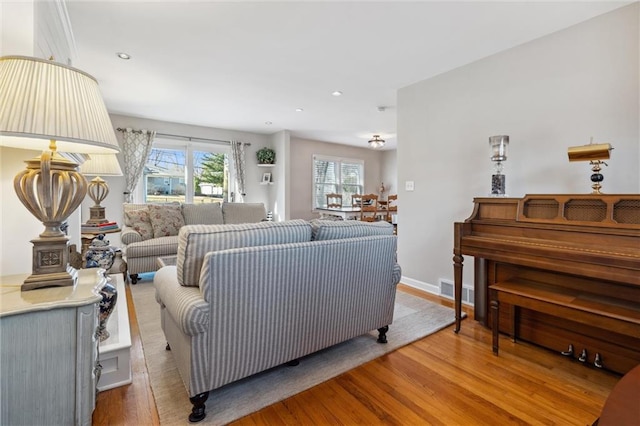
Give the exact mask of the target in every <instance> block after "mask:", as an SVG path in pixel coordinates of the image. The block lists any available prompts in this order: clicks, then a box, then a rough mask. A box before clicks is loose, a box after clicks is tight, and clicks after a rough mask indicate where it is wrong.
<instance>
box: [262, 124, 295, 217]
mask: <svg viewBox="0 0 640 426" xmlns="http://www.w3.org/2000/svg"><path fill="white" fill-rule="evenodd" d="M271 143H272V147H273V149H274V150H275V151H276V165H275V167H273V168H272V169H271V171H272V173H273V177H272V180H273V182H274V184H273V185H270V186H269V195H270V196H271V198H270V203H269V206H271V207H270V210H271V211H272V212H273V220H274V221H281V220H287V219H289V218H290V216H291V199H290V198H289V187H290V181H291V178H290V176H289V167H288V164H290V162H291V159H290V154H291V151H290V146H291V136H290V135H289V131H288V130H283V131H281V132H278V133H275V134H273V135H272V138H271ZM265 171H266V170H265Z"/></svg>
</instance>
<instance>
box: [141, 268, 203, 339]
mask: <svg viewBox="0 0 640 426" xmlns="http://www.w3.org/2000/svg"><path fill="white" fill-rule="evenodd" d="M153 285H154V286H155V288H156V300H157V301H158V303H160V305H161V306H164V307H165V308H166V309H167V311H168V312H169V314H170V315H171V317H172V318H173V319H174V320H175V322H176V324H178V325H179V326H180V330H181V331H182V332H183V333H184V334H187V335H189V336H195V335H196V334H199V333H203V332H205V331H206V330H207V327H208V324H209V304H208V303H207V302H205V301H204V299H203V297H202V294H201V293H200V289H199V288H198V287H183V286H181V285H180V284H178V273H177V270H176V267H175V266H165V267H163V268H160V269H159V270H158V271H157V272H156V274H155V276H154V278H153Z"/></svg>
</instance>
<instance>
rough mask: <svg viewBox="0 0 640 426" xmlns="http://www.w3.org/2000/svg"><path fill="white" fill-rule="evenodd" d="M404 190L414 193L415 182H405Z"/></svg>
mask: <svg viewBox="0 0 640 426" xmlns="http://www.w3.org/2000/svg"><path fill="white" fill-rule="evenodd" d="M404 189H405V190H407V191H413V189H414V183H413V181H412V180H408V181H405V183H404Z"/></svg>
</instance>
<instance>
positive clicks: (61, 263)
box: [20, 236, 78, 291]
mask: <svg viewBox="0 0 640 426" xmlns="http://www.w3.org/2000/svg"><path fill="white" fill-rule="evenodd" d="M31 242H32V243H33V266H32V274H31V275H30V276H29V277H27V279H26V280H25V281H24V283H23V284H22V286H21V287H20V289H21V290H22V291H28V290H35V289H38V288H44V287H64V286H73V285H75V283H76V282H77V279H78V271H76V269H75V268H73V267H72V266H70V265H69V240H67V237H64V236H62V237H44V238H43V237H40V238H36V239H33V240H31Z"/></svg>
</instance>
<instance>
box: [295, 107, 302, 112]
mask: <svg viewBox="0 0 640 426" xmlns="http://www.w3.org/2000/svg"><path fill="white" fill-rule="evenodd" d="M302 111H304V110H303V109H302V108H296V112H302Z"/></svg>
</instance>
